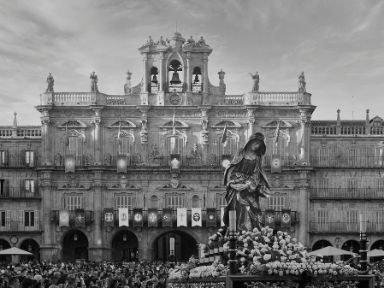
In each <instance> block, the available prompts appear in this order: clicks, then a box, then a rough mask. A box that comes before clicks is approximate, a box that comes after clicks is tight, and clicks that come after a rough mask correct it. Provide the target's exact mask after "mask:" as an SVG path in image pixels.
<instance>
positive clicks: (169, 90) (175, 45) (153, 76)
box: [139, 32, 212, 106]
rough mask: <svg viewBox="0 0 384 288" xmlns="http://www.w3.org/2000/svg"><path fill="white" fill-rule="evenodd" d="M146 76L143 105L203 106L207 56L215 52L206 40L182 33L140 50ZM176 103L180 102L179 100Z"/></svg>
mask: <svg viewBox="0 0 384 288" xmlns="http://www.w3.org/2000/svg"><path fill="white" fill-rule="evenodd" d="M139 51H140V53H141V54H142V55H143V64H144V77H143V88H142V91H141V105H157V106H164V105H190V104H193V105H204V104H207V103H208V94H209V79H208V56H209V55H210V54H211V52H212V49H211V47H210V46H209V45H207V44H206V43H205V40H204V38H203V37H201V38H200V39H199V40H198V41H195V40H194V39H193V38H192V36H191V37H190V38H189V39H188V40H185V39H184V38H183V37H182V35H181V34H180V33H179V32H176V33H175V34H174V35H173V37H172V38H171V39H170V40H169V39H164V38H163V36H161V37H160V39H159V41H157V42H154V41H153V40H152V38H151V37H149V40H148V41H147V43H146V44H145V45H143V46H142V47H141V48H140V49H139ZM176 100H177V101H176Z"/></svg>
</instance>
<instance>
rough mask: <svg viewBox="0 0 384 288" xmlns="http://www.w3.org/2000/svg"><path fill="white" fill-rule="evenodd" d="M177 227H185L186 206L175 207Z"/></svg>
mask: <svg viewBox="0 0 384 288" xmlns="http://www.w3.org/2000/svg"><path fill="white" fill-rule="evenodd" d="M176 212H177V227H181V226H184V227H187V208H177V211H176Z"/></svg>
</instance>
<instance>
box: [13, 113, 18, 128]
mask: <svg viewBox="0 0 384 288" xmlns="http://www.w3.org/2000/svg"><path fill="white" fill-rule="evenodd" d="M16 116H17V113H16V112H14V113H13V125H12V127H13V128H17V117H16Z"/></svg>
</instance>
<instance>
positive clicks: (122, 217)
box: [119, 208, 129, 227]
mask: <svg viewBox="0 0 384 288" xmlns="http://www.w3.org/2000/svg"><path fill="white" fill-rule="evenodd" d="M122 226H126V227H129V210H128V208H119V227H122Z"/></svg>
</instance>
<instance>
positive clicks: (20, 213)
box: [16, 210, 25, 231]
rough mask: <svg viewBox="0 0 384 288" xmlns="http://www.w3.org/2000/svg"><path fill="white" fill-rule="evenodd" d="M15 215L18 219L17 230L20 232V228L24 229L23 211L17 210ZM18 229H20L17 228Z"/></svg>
mask: <svg viewBox="0 0 384 288" xmlns="http://www.w3.org/2000/svg"><path fill="white" fill-rule="evenodd" d="M16 212H17V214H18V217H17V219H19V221H17V230H18V231H20V230H21V229H20V228H21V227H25V217H24V211H23V210H17V211H16ZM19 227H20V228H19Z"/></svg>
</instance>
